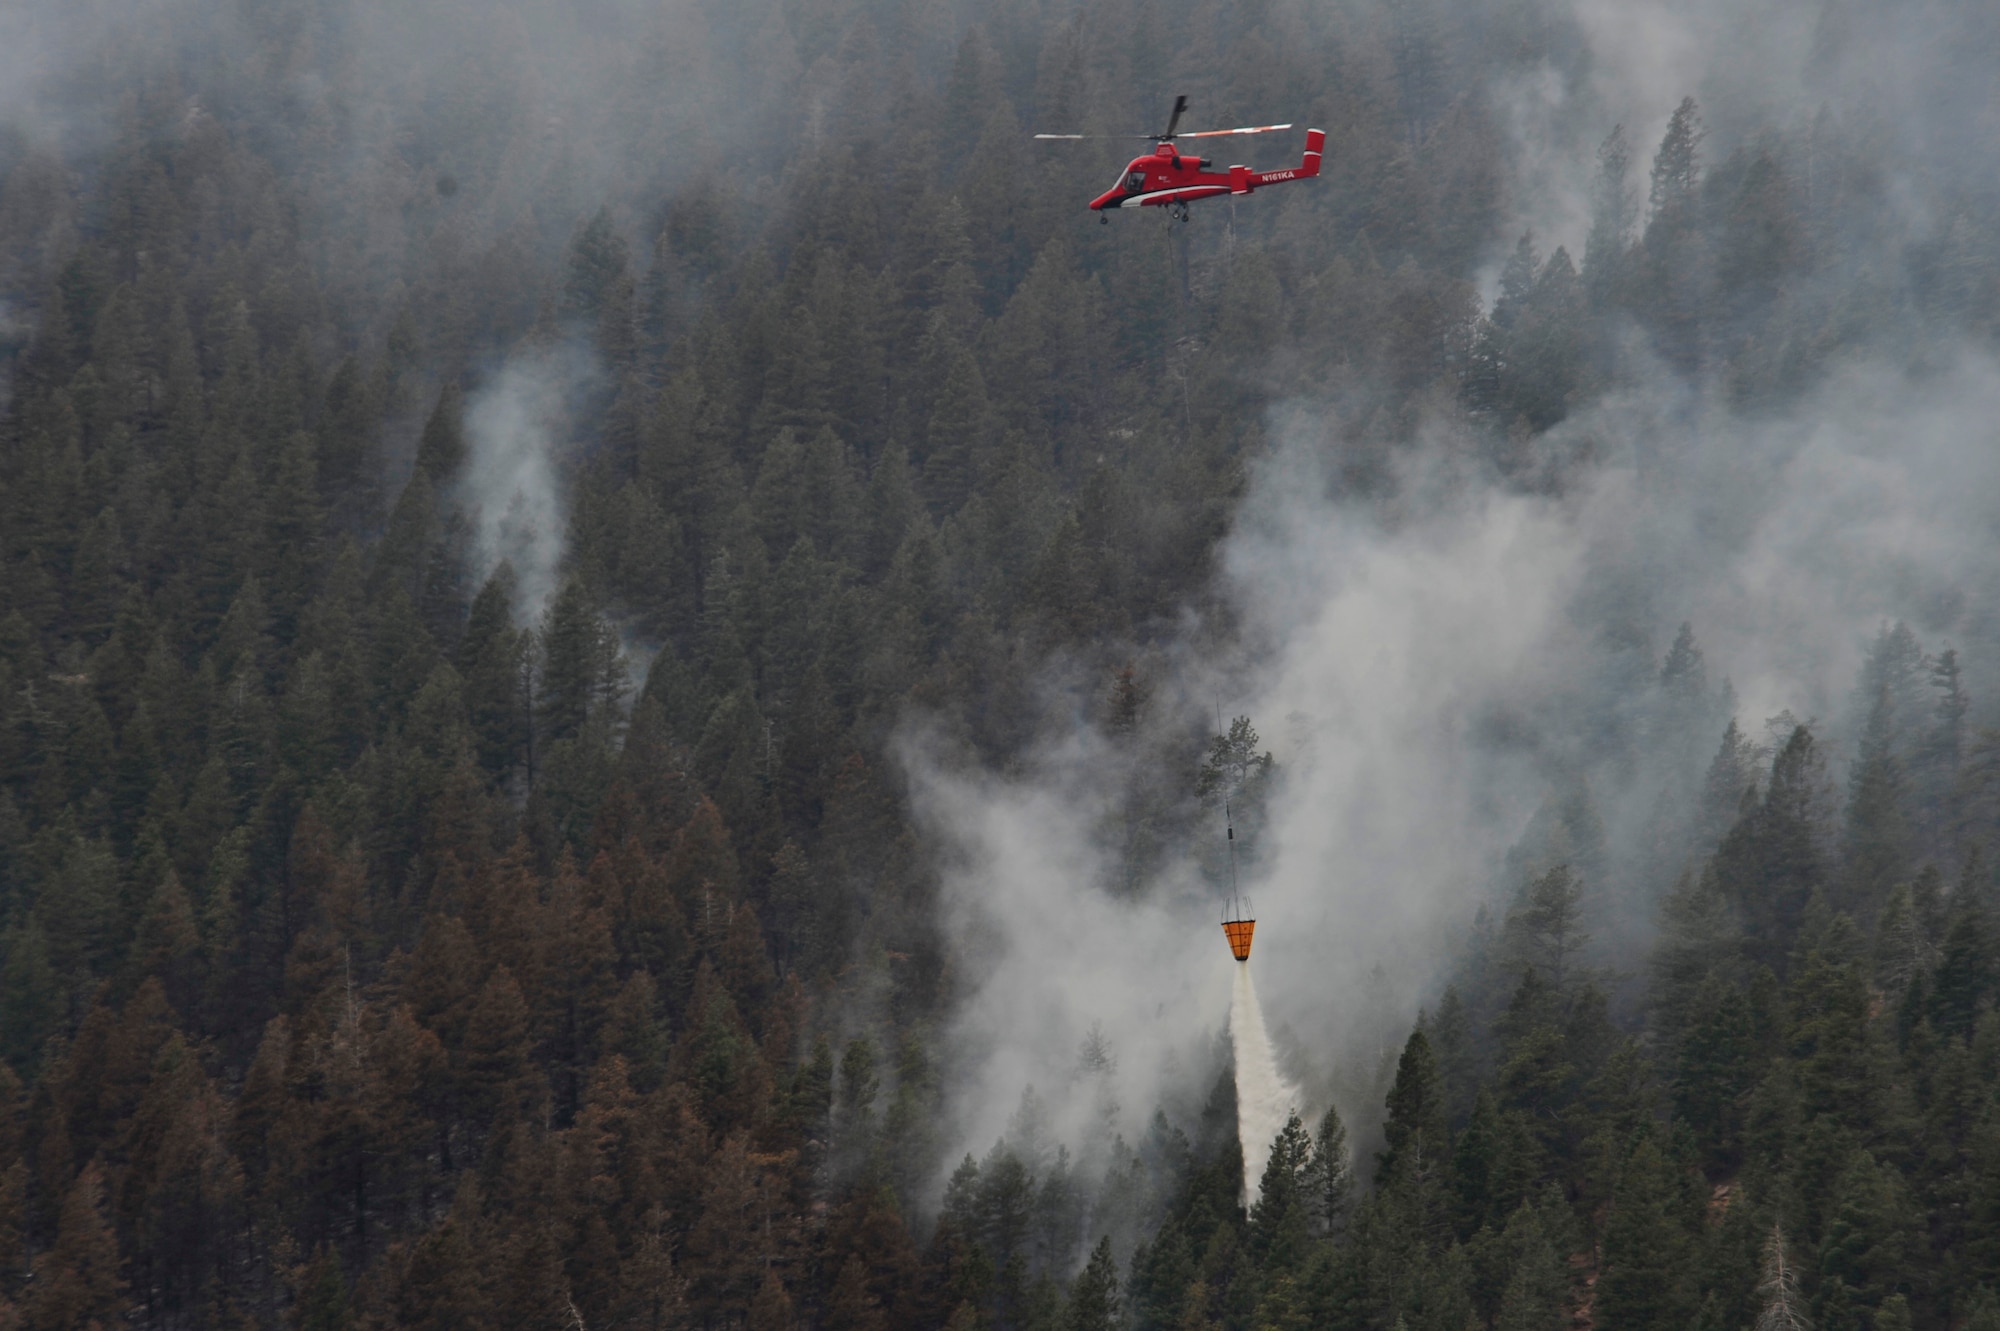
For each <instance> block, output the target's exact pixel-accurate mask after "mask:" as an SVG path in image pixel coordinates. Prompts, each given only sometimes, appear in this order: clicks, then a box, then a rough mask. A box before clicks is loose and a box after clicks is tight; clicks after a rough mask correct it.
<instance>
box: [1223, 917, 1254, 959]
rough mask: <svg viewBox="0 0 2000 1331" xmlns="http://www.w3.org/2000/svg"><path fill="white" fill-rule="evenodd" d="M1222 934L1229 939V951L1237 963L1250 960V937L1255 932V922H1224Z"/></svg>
mask: <svg viewBox="0 0 2000 1331" xmlns="http://www.w3.org/2000/svg"><path fill="white" fill-rule="evenodd" d="M1222 932H1223V933H1224V934H1225V935H1227V936H1228V938H1229V950H1230V951H1231V952H1234V953H1235V954H1236V959H1237V960H1238V961H1248V960H1250V935H1251V934H1254V933H1256V932H1257V921H1255V920H1224V921H1223V922H1222Z"/></svg>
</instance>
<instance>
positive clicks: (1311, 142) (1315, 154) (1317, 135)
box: [1299, 129, 1326, 177]
mask: <svg viewBox="0 0 2000 1331" xmlns="http://www.w3.org/2000/svg"><path fill="white" fill-rule="evenodd" d="M1325 147H1326V131H1325V130H1323V129H1309V130H1307V131H1306V159H1305V163H1304V165H1302V166H1301V167H1300V168H1299V174H1300V175H1301V176H1308V177H1310V176H1316V175H1318V174H1319V157H1320V152H1321V151H1322V150H1323V149H1324V148H1325Z"/></svg>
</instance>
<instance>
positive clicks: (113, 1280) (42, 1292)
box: [22, 1161, 128, 1331]
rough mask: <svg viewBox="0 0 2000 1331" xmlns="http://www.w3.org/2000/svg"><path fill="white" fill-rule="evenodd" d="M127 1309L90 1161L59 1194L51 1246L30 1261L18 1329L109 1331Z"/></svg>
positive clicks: (98, 1179) (100, 1181) (100, 1184)
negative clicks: (30, 1272) (32, 1267)
mask: <svg viewBox="0 0 2000 1331" xmlns="http://www.w3.org/2000/svg"><path fill="white" fill-rule="evenodd" d="M127 1307H128V1303H127V1299H126V1296H125V1282H124V1280H123V1278H122V1277H121V1276H120V1274H119V1254H118V1239H117V1236H116V1235H115V1234H114V1233H113V1231H112V1228H111V1224H110V1221H109V1220H108V1219H107V1217H106V1215H105V1196H104V1176H103V1174H102V1173H101V1172H100V1171H99V1169H98V1166H97V1164H96V1162H95V1161H93V1162H92V1163H90V1164H87V1165H85V1166H84V1167H83V1172H82V1173H80V1174H78V1175H77V1176H76V1181H75V1182H74V1183H72V1184H70V1186H69V1190H68V1192H67V1193H65V1194H64V1197H63V1203H62V1211H61V1216H60V1219H59V1220H58V1222H57V1228H56V1239H55V1243H54V1244H52V1245H51V1246H50V1247H49V1249H48V1251H46V1252H44V1253H42V1254H41V1255H40V1256H38V1257H36V1258H35V1270H34V1279H33V1281H32V1282H31V1283H30V1286H29V1289H28V1295H27V1300H26V1304H25V1306H24V1307H23V1309H22V1313H23V1317H22V1326H23V1327H24V1328H26V1331H111V1328H113V1327H115V1326H117V1325H118V1324H119V1323H121V1322H122V1321H124V1319H125V1314H126V1310H127Z"/></svg>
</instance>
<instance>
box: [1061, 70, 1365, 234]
mask: <svg viewBox="0 0 2000 1331" xmlns="http://www.w3.org/2000/svg"><path fill="white" fill-rule="evenodd" d="M1187 104H1188V99H1187V98H1186V97H1176V98H1174V113H1173V115H1172V116H1171V117H1169V119H1168V120H1167V132H1166V133H1164V134H1135V135H1132V136H1130V137H1133V138H1139V139H1151V140H1152V141H1153V143H1154V145H1155V146H1154V148H1153V151H1152V152H1150V153H1148V154H1146V155H1145V156H1144V157H1134V158H1133V159H1132V164H1131V165H1130V166H1127V167H1126V168H1125V172H1124V174H1123V175H1121V176H1120V177H1119V178H1118V183H1117V184H1116V185H1113V186H1112V187H1111V188H1110V189H1108V190H1106V191H1105V192H1104V193H1102V194H1100V195H1098V196H1097V197H1096V198H1094V199H1092V200H1091V201H1090V207H1091V210H1092V211H1093V212H1095V213H1096V214H1097V220H1098V221H1100V222H1109V221H1110V220H1111V218H1110V217H1109V216H1107V215H1106V214H1107V212H1108V210H1110V209H1112V208H1153V207H1164V208H1166V209H1167V211H1168V212H1169V213H1170V214H1171V215H1172V216H1174V217H1175V218H1178V219H1179V220H1180V221H1183V222H1185V221H1187V220H1188V204H1189V203H1191V202H1192V201H1194V200H1195V199H1207V198H1213V197H1214V196H1216V195H1218V194H1248V193H1250V192H1251V191H1252V190H1254V189H1256V188H1257V187H1258V186H1260V185H1279V184H1283V183H1284V182H1285V181H1287V180H1311V179H1312V178H1313V177H1315V176H1317V175H1318V174H1319V158H1320V151H1321V150H1322V149H1323V148H1324V147H1325V146H1326V131H1325V130H1318V129H1309V130H1307V131H1306V153H1305V160H1304V161H1302V162H1300V163H1299V165H1297V166H1288V167H1284V168H1281V169H1280V170H1277V171H1252V170H1251V169H1250V168H1249V167H1247V166H1232V167H1230V168H1228V170H1226V171H1211V170H1210V169H1209V168H1210V167H1212V166H1214V165H1215V164H1214V163H1213V162H1211V161H1210V160H1209V159H1208V158H1206V157H1196V156H1184V155H1182V153H1181V150H1180V149H1179V148H1178V147H1176V146H1175V143H1174V141H1175V140H1176V139H1216V138H1222V137H1224V136H1226V135H1231V134H1269V133H1271V132H1272V131H1274V130H1281V129H1290V128H1291V125H1290V124H1283V125H1250V126H1247V127H1245V128H1243V129H1205V130H1200V131H1198V132H1195V133H1191V134H1176V133H1175V132H1174V131H1175V130H1176V129H1178V128H1179V127H1180V123H1181V113H1182V112H1184V111H1186V110H1187ZM1035 137H1036V138H1038V139H1087V138H1091V137H1093V136H1092V135H1089V134H1037V135H1035ZM1121 137H1123V136H1121Z"/></svg>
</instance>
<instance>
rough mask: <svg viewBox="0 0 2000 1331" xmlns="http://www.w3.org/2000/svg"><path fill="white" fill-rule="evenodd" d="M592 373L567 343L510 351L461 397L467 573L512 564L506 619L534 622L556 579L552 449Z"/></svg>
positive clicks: (556, 491)
mask: <svg viewBox="0 0 2000 1331" xmlns="http://www.w3.org/2000/svg"><path fill="white" fill-rule="evenodd" d="M597 378H598V374H597V367H596V362H595V360H594V359H593V358H592V357H591V355H590V354H589V353H588V352H587V351H584V350H582V349H581V348H579V347H577V346H575V345H572V344H559V345H556V346H538V347H535V348H533V349H531V350H527V351H523V352H519V353H517V354H515V355H514V356H513V357H511V358H510V359H509V360H508V361H507V363H506V365H504V366H503V367H502V368H501V370H500V372H499V374H497V375H496V376H494V378H493V379H492V380H491V381H490V382H488V383H486V384H483V385H481V386H480V387H479V388H478V389H477V390H476V391H475V392H473V393H470V394H468V395H467V398H466V404H465V440H466V462H465V467H464V470H463V471H462V472H461V473H460V476H459V481H458V491H459V496H460V498H461V500H462V502H463V503H464V505H465V507H466V510H467V513H468V514H469V516H470V519H471V522H472V530H473V553H474V558H475V562H476V566H477V567H476V569H475V571H476V573H477V575H478V577H479V578H480V579H481V580H482V581H483V580H484V579H485V578H486V577H487V576H488V575H490V574H491V573H492V572H493V570H494V569H496V568H497V567H499V565H500V562H501V561H502V560H506V561H507V562H508V563H509V564H511V565H512V566H513V569H514V576H515V589H516V590H515V604H514V612H515V617H516V619H517V620H518V621H519V622H521V623H524V624H535V623H540V622H541V617H542V612H543V610H545V609H546V608H547V607H548V603H549V601H550V599H551V598H552V597H554V595H555V593H556V589H557V587H558V586H559V585H560V573H561V569H562V558H563V549H564V544H565V541H564V537H565V532H566V528H567V520H566V519H565V517H564V494H563V487H562V481H561V477H562V454H563V451H564V449H565V447H566V445H567V444H568V443H569V424H570V416H571V412H572V410H573V409H574V406H575V403H576V400H577V397H578V395H579V394H581V393H583V392H585V391H587V390H588V389H589V388H590V387H591V386H592V385H593V384H594V383H595V382H596V381H597Z"/></svg>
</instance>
